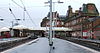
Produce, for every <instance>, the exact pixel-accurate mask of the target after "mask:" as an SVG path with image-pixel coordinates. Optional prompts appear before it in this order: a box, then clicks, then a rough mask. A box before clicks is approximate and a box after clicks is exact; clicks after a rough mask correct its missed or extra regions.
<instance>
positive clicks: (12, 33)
mask: <svg viewBox="0 0 100 53" xmlns="http://www.w3.org/2000/svg"><path fill="white" fill-rule="evenodd" d="M11 36H14V31H13V21H12V29H11Z"/></svg>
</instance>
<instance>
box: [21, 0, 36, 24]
mask: <svg viewBox="0 0 100 53" xmlns="http://www.w3.org/2000/svg"><path fill="white" fill-rule="evenodd" d="M20 1H21V3H22V5H23V7H24V11H25V12H26V13H27V15H28V16H29V18H30V20H31V21H32V23H33V24H34V25H35V26H36V24H35V22H34V21H33V20H32V18H31V16H30V14H29V13H28V11H27V10H26V7H25V5H24V3H23V1H22V0H20Z"/></svg>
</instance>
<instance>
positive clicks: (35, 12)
mask: <svg viewBox="0 0 100 53" xmlns="http://www.w3.org/2000/svg"><path fill="white" fill-rule="evenodd" d="M13 1H15V2H16V3H17V4H18V5H20V6H22V7H23V5H22V3H21V1H20V0H13ZM13 1H12V0H0V18H3V19H4V21H0V26H1V27H4V26H7V27H11V21H14V22H15V20H14V19H15V18H14V17H13V15H12V14H11V12H10V11H9V8H11V9H12V11H13V13H14V15H15V16H16V18H20V19H22V20H20V21H18V22H19V24H22V25H26V26H28V27H40V22H41V21H42V19H43V18H44V17H46V16H47V13H48V12H49V6H47V5H49V4H44V2H46V1H48V0H22V1H23V4H24V5H25V7H26V9H27V11H28V13H29V14H30V16H31V18H32V20H33V23H32V21H31V20H30V18H29V16H28V15H27V14H26V13H25V20H23V12H24V10H23V9H22V8H21V7H20V6H18V5H16V4H15V3H14V2H13ZM56 1H58V0H53V2H56ZM60 1H63V2H64V3H63V4H57V3H56V4H55V5H53V6H55V8H54V11H58V13H59V14H60V15H66V12H67V9H68V5H71V6H72V8H73V10H78V9H79V8H80V7H82V4H83V3H85V4H87V3H95V4H96V7H97V8H98V10H99V12H100V6H99V5H100V4H99V3H100V1H99V0H60Z"/></svg>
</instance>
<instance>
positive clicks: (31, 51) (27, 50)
mask: <svg viewBox="0 0 100 53" xmlns="http://www.w3.org/2000/svg"><path fill="white" fill-rule="evenodd" d="M53 46H54V47H55V49H53V50H52V53H100V52H99V51H96V50H93V49H90V48H87V47H84V46H81V45H79V44H75V43H72V42H69V41H66V40H62V39H58V38H54V39H53ZM49 51H50V46H49V41H48V38H43V37H42V38H37V39H35V40H32V41H30V42H27V43H25V44H22V45H20V46H17V47H14V48H11V49H8V50H6V51H3V52H1V53H49Z"/></svg>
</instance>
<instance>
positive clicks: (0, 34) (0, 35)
mask: <svg viewBox="0 0 100 53" xmlns="http://www.w3.org/2000/svg"><path fill="white" fill-rule="evenodd" d="M0 17H1V16H0ZM3 20H4V19H0V21H3ZM0 36H1V32H0Z"/></svg>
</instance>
